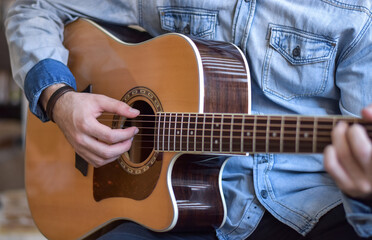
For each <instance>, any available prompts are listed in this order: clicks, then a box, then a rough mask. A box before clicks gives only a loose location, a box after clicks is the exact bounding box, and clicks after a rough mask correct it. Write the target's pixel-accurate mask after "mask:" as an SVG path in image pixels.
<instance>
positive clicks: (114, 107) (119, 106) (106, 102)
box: [97, 95, 140, 118]
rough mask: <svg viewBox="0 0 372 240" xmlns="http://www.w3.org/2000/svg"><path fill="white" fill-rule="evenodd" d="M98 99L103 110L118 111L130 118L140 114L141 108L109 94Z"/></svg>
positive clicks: (117, 112)
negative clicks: (138, 108) (135, 107)
mask: <svg viewBox="0 0 372 240" xmlns="http://www.w3.org/2000/svg"><path fill="white" fill-rule="evenodd" d="M97 100H98V105H99V107H100V108H101V110H102V112H109V113H116V114H118V115H120V116H124V117H128V118H134V117H136V116H138V114H140V111H139V110H137V109H134V108H132V107H130V106H129V105H128V104H126V103H124V102H122V101H119V100H116V99H113V98H110V97H107V96H103V95H101V96H100V97H99V99H97Z"/></svg>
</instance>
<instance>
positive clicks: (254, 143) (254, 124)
mask: <svg viewBox="0 0 372 240" xmlns="http://www.w3.org/2000/svg"><path fill="white" fill-rule="evenodd" d="M256 129H257V116H256V115H255V116H254V122H253V139H252V152H253V153H255V152H256Z"/></svg>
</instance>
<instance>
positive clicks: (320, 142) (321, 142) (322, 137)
mask: <svg viewBox="0 0 372 240" xmlns="http://www.w3.org/2000/svg"><path fill="white" fill-rule="evenodd" d="M332 129H333V119H330V118H328V117H323V118H318V130H317V147H316V152H317V153H321V152H323V150H324V148H325V147H326V146H327V145H328V144H330V143H331V142H332V140H331V132H332Z"/></svg>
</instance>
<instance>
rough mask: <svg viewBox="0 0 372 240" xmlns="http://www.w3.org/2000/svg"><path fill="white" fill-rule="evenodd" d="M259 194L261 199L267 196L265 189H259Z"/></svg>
mask: <svg viewBox="0 0 372 240" xmlns="http://www.w3.org/2000/svg"><path fill="white" fill-rule="evenodd" d="M260 194H261V197H262V198H263V199H266V198H267V195H268V194H267V191H266V190H261V192H260Z"/></svg>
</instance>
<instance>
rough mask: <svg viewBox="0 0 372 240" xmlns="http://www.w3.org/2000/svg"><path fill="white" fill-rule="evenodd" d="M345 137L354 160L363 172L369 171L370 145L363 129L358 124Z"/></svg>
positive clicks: (371, 156) (371, 158) (371, 148)
mask: <svg viewBox="0 0 372 240" xmlns="http://www.w3.org/2000/svg"><path fill="white" fill-rule="evenodd" d="M347 137H348V142H349V144H350V149H351V151H352V154H353V155H354V156H355V160H356V161H357V162H358V164H359V165H360V166H361V167H362V169H364V171H368V170H369V169H371V166H372V145H371V141H370V139H369V137H368V135H367V133H366V131H365V129H364V128H363V127H362V126H361V125H359V124H354V125H353V126H351V127H350V128H349V130H348V131H347Z"/></svg>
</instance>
